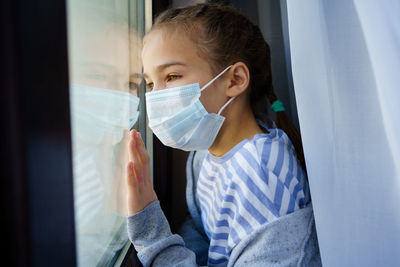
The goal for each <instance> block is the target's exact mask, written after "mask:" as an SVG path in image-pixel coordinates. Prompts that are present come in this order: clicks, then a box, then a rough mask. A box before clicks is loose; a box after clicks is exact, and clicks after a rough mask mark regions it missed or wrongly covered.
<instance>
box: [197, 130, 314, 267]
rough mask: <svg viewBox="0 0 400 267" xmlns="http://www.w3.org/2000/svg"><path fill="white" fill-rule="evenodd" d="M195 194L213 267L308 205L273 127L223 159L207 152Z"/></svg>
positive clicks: (298, 172) (288, 147)
mask: <svg viewBox="0 0 400 267" xmlns="http://www.w3.org/2000/svg"><path fill="white" fill-rule="evenodd" d="M196 193H197V197H198V199H199V202H200V208H201V219H202V222H203V226H204V229H205V232H206V234H207V235H208V237H209V239H210V247H209V251H208V263H209V265H211V266H212V265H220V264H222V265H223V264H224V263H225V262H227V261H228V259H229V256H230V253H231V251H232V249H233V248H234V247H235V246H236V245H237V244H238V243H239V242H240V241H241V240H242V239H243V238H244V237H246V236H247V235H249V234H250V233H252V232H253V231H255V230H256V229H257V228H259V227H261V226H262V225H264V224H266V223H268V222H271V221H273V220H275V219H276V218H278V217H280V216H283V215H285V214H289V213H291V212H293V211H295V210H297V209H300V208H303V207H305V206H306V204H308V202H309V200H310V196H309V189H308V184H307V181H306V179H305V174H304V171H303V170H302V168H301V165H300V163H299V162H298V160H297V158H296V156H295V151H294V147H293V145H292V143H291V142H290V140H289V138H288V137H287V135H286V134H285V133H284V132H283V131H282V130H280V129H277V128H275V129H269V133H263V134H256V135H255V136H254V138H253V139H251V140H249V139H245V140H243V141H242V142H240V143H239V144H237V145H236V146H235V147H234V148H233V149H232V150H230V151H229V152H228V153H226V154H224V155H223V156H221V157H216V156H213V155H212V154H210V153H209V152H208V153H207V155H206V157H205V159H204V161H203V165H202V167H201V170H200V175H199V179H198V182H197V189H196Z"/></svg>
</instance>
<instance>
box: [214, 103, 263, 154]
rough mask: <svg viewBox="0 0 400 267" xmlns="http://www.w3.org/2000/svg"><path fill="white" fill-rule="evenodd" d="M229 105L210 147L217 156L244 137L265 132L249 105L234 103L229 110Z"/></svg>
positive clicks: (249, 137)
mask: <svg viewBox="0 0 400 267" xmlns="http://www.w3.org/2000/svg"><path fill="white" fill-rule="evenodd" d="M234 101H236V100H234ZM228 107H229V106H228ZM228 107H227V108H226V113H227V115H226V116H225V121H224V124H223V125H222V127H221V129H220V131H219V133H218V135H217V137H216V138H215V140H214V143H213V144H212V146H211V147H210V148H209V149H208V151H209V152H210V153H211V154H212V155H214V156H217V157H220V156H222V155H224V154H225V153H227V152H228V151H229V150H231V149H232V148H234V147H235V146H236V145H237V144H238V143H240V142H241V141H243V140H244V139H253V137H254V135H255V134H259V133H263V131H262V130H261V128H260V127H259V126H258V124H257V122H256V119H255V117H254V114H253V112H252V110H251V108H250V107H249V106H248V105H233V106H232V107H231V108H229V110H228Z"/></svg>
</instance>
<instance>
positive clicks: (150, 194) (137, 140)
mask: <svg viewBox="0 0 400 267" xmlns="http://www.w3.org/2000/svg"><path fill="white" fill-rule="evenodd" d="M126 183H127V185H128V212H129V215H133V214H135V213H137V212H139V211H141V210H143V209H144V208H145V207H146V206H147V205H149V204H150V203H151V202H153V201H155V200H157V195H156V193H155V192H154V189H153V182H152V181H151V175H150V156H149V154H148V153H147V151H146V147H145V146H144V143H143V140H142V137H141V136H140V133H138V132H137V131H136V130H132V131H131V132H130V141H129V163H128V166H127V177H126Z"/></svg>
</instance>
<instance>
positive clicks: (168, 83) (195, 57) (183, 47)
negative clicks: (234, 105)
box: [142, 29, 227, 113]
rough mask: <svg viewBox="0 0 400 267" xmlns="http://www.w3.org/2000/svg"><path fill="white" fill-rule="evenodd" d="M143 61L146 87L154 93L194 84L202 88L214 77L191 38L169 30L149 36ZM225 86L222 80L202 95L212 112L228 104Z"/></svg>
mask: <svg viewBox="0 0 400 267" xmlns="http://www.w3.org/2000/svg"><path fill="white" fill-rule="evenodd" d="M142 59H143V70H144V77H145V79H146V84H147V85H148V87H149V89H152V90H162V89H167V88H172V87H177V86H182V85H187V84H192V83H199V84H200V87H202V86H204V85H205V84H206V83H207V82H208V81H210V80H211V79H212V78H214V76H213V74H212V71H211V67H210V65H209V63H208V62H207V61H206V60H205V59H204V58H202V57H201V56H200V55H199V51H198V49H197V47H196V45H195V44H194V43H193V42H192V41H191V40H190V39H189V38H186V37H184V36H183V35H178V34H177V33H172V34H171V33H170V32H169V31H168V30H165V29H164V30H163V29H159V30H154V31H152V32H151V33H150V34H149V35H148V36H147V37H146V42H145V46H144V47H143V51H142ZM221 78H222V77H221ZM225 83H226V82H225V81H224V80H223V79H218V80H217V81H215V82H214V83H213V84H212V85H210V86H209V87H208V88H207V89H206V90H204V91H203V92H202V94H201V97H200V100H201V102H202V103H203V105H204V107H205V108H206V110H207V111H208V112H214V113H216V112H217V111H218V109H219V108H220V107H221V106H222V105H223V104H224V103H225V102H226V99H227V97H226V95H225V88H226V85H225Z"/></svg>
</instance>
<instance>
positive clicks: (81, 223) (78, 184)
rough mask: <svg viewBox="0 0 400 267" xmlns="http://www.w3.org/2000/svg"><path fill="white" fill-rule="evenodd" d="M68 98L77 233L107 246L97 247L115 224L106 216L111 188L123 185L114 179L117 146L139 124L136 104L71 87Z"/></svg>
mask: <svg viewBox="0 0 400 267" xmlns="http://www.w3.org/2000/svg"><path fill="white" fill-rule="evenodd" d="M70 95H71V98H70V99H71V101H70V102H71V122H72V125H71V126H72V127H71V128H72V143H73V173H74V195H75V211H76V212H75V216H76V223H77V225H76V226H77V232H78V236H79V234H82V235H89V236H93V238H95V239H96V242H98V243H101V244H103V243H102V242H103V241H104V242H106V240H103V241H101V242H100V239H101V238H100V237H101V236H104V238H105V237H107V238H109V236H110V234H109V233H108V231H112V230H113V227H114V224H115V220H119V219H118V217H114V216H109V215H107V214H110V213H112V212H113V211H112V210H110V208H108V207H107V206H110V205H109V204H110V202H112V201H114V199H115V198H116V197H115V195H113V194H115V193H113V190H114V189H113V188H115V183H116V181H118V179H121V177H115V173H116V168H120V164H118V162H117V161H118V159H117V158H116V157H117V156H118V155H119V153H120V152H119V149H120V147H119V143H120V142H121V140H122V139H123V134H124V131H125V132H126V131H128V130H129V129H130V128H131V127H132V126H133V125H134V124H135V123H136V121H137V119H138V116H139V112H138V110H137V109H138V105H139V98H138V97H136V96H134V95H132V94H130V93H127V92H121V91H115V90H108V89H101V88H94V87H89V86H83V85H76V84H73V85H72V86H71V89H70ZM119 172H122V171H121V170H119ZM85 240H86V239H82V242H84V241H85ZM90 240H91V239H90ZM90 240H89V241H90ZM101 240H102V239H101ZM86 241H87V242H89V241H88V240H86ZM86 241H85V242H86ZM107 242H108V241H107ZM87 245H92V244H87ZM104 247H106V245H105V246H104Z"/></svg>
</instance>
